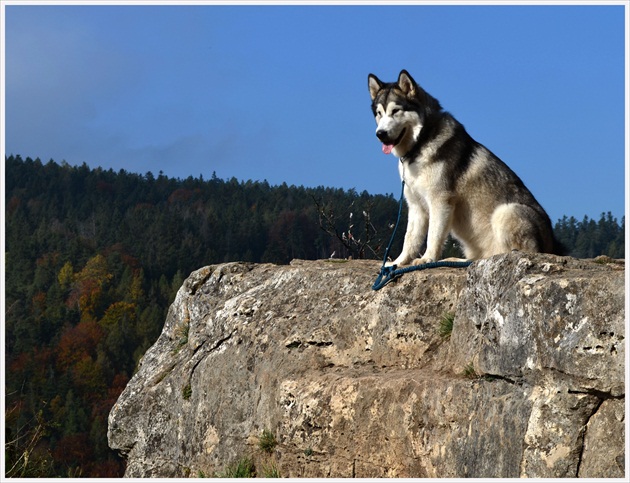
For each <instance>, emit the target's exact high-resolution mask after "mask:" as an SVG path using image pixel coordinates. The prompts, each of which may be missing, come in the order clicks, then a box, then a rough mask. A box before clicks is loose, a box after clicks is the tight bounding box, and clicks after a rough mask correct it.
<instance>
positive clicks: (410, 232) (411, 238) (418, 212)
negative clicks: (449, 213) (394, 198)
mask: <svg viewBox="0 0 630 483" xmlns="http://www.w3.org/2000/svg"><path fill="white" fill-rule="evenodd" d="M408 206H409V214H408V216H407V231H406V233H405V241H404V242H403V249H402V252H401V253H400V255H399V256H398V258H396V260H394V261H393V262H390V263H387V265H398V266H399V267H400V266H402V265H407V264H409V263H410V262H411V261H412V260H413V259H414V258H415V257H416V256H418V254H419V253H420V249H421V248H422V245H423V244H424V239H425V237H426V236H427V227H428V225H429V214H428V213H427V211H426V210H425V209H424V207H423V206H418V205H416V204H415V203H412V202H409V203H408Z"/></svg>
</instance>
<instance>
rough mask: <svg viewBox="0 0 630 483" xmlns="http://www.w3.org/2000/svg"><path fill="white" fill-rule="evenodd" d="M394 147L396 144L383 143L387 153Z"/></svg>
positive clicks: (384, 150)
mask: <svg viewBox="0 0 630 483" xmlns="http://www.w3.org/2000/svg"><path fill="white" fill-rule="evenodd" d="M392 149H394V145H393V144H383V152H384V153H385V154H391V152H392Z"/></svg>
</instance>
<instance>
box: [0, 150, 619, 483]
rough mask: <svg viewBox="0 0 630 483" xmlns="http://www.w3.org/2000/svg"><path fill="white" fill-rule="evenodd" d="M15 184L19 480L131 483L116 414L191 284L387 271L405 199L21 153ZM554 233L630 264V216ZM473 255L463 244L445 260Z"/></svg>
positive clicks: (12, 162) (7, 219)
mask: <svg viewBox="0 0 630 483" xmlns="http://www.w3.org/2000/svg"><path fill="white" fill-rule="evenodd" d="M4 174H5V178H4V179H5V213H4V224H5V253H4V261H3V272H4V276H5V314H4V317H5V324H4V336H5V361H4V362H5V366H4V367H5V374H6V378H5V388H4V391H5V415H4V417H5V436H6V437H5V441H6V443H5V461H6V476H12V477H121V476H122V475H123V473H124V469H125V468H124V460H123V459H122V458H121V457H120V456H119V455H117V454H116V453H114V452H113V451H111V450H110V449H109V448H108V446H107V416H108V413H109V411H110V409H111V407H112V406H113V404H114V403H115V401H116V399H117V398H118V396H119V394H120V393H121V392H122V390H123V389H124V387H125V385H126V384H127V382H128V381H129V379H130V378H131V377H132V376H133V374H134V371H135V369H136V366H137V364H138V361H139V359H140V357H141V356H142V355H143V354H144V352H145V351H146V350H147V349H148V348H149V347H150V346H151V345H152V344H153V343H154V342H155V341H156V339H157V337H158V336H159V334H160V332H161V330H162V325H163V323H164V320H165V317H166V313H167V311H168V307H169V305H170V303H171V302H172V300H173V299H174V297H175V294H176V293H177V290H178V289H179V288H180V286H181V284H182V282H183V281H184V279H185V278H186V277H187V276H188V275H189V274H190V272H192V271H193V270H196V269H198V268H201V267H203V266H205V265H209V264H216V263H222V262H227V261H236V260H242V261H251V262H269V263H277V264H285V263H288V262H290V261H291V260H292V259H294V258H303V259H320V258H330V257H334V258H349V257H352V258H373V259H382V257H383V253H384V249H385V246H386V244H387V242H388V241H389V238H390V236H391V232H392V229H393V226H394V224H395V221H396V215H397V213H398V200H397V199H396V197H394V196H393V195H370V194H368V193H367V192H362V193H357V192H356V191H355V190H342V189H335V188H326V187H317V188H305V187H302V186H300V187H296V186H287V185H286V184H282V185H279V186H270V185H269V183H267V182H266V181H238V180H236V179H234V178H232V179H229V180H222V179H218V178H217V177H216V176H215V175H213V176H212V177H211V179H207V180H206V179H204V178H203V177H202V176H199V177H196V178H194V177H192V176H190V177H188V178H186V179H179V178H178V179H174V178H169V177H166V176H164V174H163V173H159V174H158V175H157V176H156V175H154V174H152V173H151V172H148V173H146V174H137V173H130V172H127V171H125V170H120V171H118V172H115V171H113V170H111V169H109V170H104V169H102V168H94V169H92V168H90V167H89V166H88V165H87V164H85V163H84V164H83V165H82V166H71V165H69V164H67V163H65V162H61V163H57V162H55V161H53V160H50V161H49V162H47V163H43V162H42V161H41V160H39V159H31V158H28V157H27V158H25V159H22V158H21V157H20V156H13V155H11V156H8V157H5V166H4ZM404 216H405V215H404V210H403V219H401V227H404V226H405V224H406V220H405V219H404ZM399 231H400V233H399V236H397V237H396V241H395V243H394V246H393V248H392V250H393V253H397V252H399V251H400V249H401V246H402V236H403V235H402V233H403V232H404V228H400V229H399ZM554 231H555V234H556V236H557V238H558V239H559V240H560V241H561V242H562V243H563V244H564V246H565V247H566V249H567V254H569V255H572V256H575V257H578V258H593V257H595V256H597V255H608V256H610V257H613V258H623V257H624V253H625V252H624V250H625V240H624V232H625V217H624V218H622V219H621V221H620V222H618V220H617V219H616V218H614V217H613V216H612V215H611V213H602V214H601V218H600V219H599V220H597V221H596V220H592V219H589V218H587V217H583V218H582V219H581V221H578V220H577V219H576V218H574V217H573V216H570V217H567V216H564V217H563V218H562V219H560V220H558V221H557V222H556V223H555V226H554ZM458 252H459V248H458V246H457V244H456V242H454V241H453V240H449V241H448V242H447V247H446V249H445V255H446V256H449V255H457V254H458ZM375 275H376V273H375ZM366 290H369V287H367V288H366Z"/></svg>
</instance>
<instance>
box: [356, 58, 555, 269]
mask: <svg viewBox="0 0 630 483" xmlns="http://www.w3.org/2000/svg"><path fill="white" fill-rule="evenodd" d="M368 86H369V91H370V96H371V98H372V111H373V113H374V117H375V119H376V123H377V128H376V136H377V137H378V138H379V140H380V141H381V142H382V143H383V152H385V153H390V152H391V153H393V154H394V155H395V156H396V157H398V158H400V163H398V167H399V172H400V176H401V178H402V179H403V180H404V181H405V190H404V193H405V199H406V200H407V205H408V207H409V214H408V224H407V232H406V234H405V241H404V245H403V250H402V253H401V254H400V255H399V256H398V258H396V260H394V261H393V262H392V264H395V265H399V266H400V265H407V264H410V263H413V264H414V265H417V264H422V263H427V262H433V261H437V260H439V259H440V257H441V255H442V248H443V245H444V242H445V240H446V237H447V235H448V234H449V233H451V234H452V235H453V236H454V237H455V238H456V239H457V240H458V241H459V242H460V243H461V245H462V247H463V249H464V254H465V256H466V258H468V259H469V260H475V259H479V258H486V257H490V256H492V255H496V254H499V253H505V252H508V251H510V250H522V251H526V252H544V253H558V254H559V253H560V251H561V247H560V245H559V244H558V243H557V242H556V241H555V239H554V236H553V230H552V226H551V220H550V219H549V216H548V215H547V213H546V212H545V210H544V209H543V208H542V207H541V206H540V204H539V203H538V202H537V201H536V199H535V198H534V196H533V195H532V194H531V193H530V191H529V190H528V189H527V188H526V187H525V185H524V184H523V182H522V181H521V180H520V178H519V177H518V176H517V175H516V174H515V173H514V172H513V171H512V170H511V169H510V168H509V167H508V166H507V165H506V164H505V163H503V161H501V160H500V159H499V158H498V157H497V156H495V155H494V154H493V153H492V152H490V151H489V150H488V149H487V148H486V147H485V146H483V145H482V144H479V143H478V142H476V141H475V140H474V139H473V138H472V137H470V135H469V134H468V133H467V132H466V130H465V129H464V126H463V125H462V124H460V123H459V122H458V121H457V120H456V119H455V118H454V117H453V116H452V115H451V114H449V113H448V112H445V111H444V110H443V109H442V106H441V105H440V103H439V102H438V100H437V99H435V98H434V97H432V96H431V95H430V94H428V93H427V92H426V91H424V90H423V89H422V88H421V87H420V86H419V85H418V84H417V83H416V82H415V81H414V80H413V79H412V77H411V76H410V75H409V73H408V72H407V71H405V70H403V71H401V72H400V75H399V76H398V81H397V82H391V83H384V82H381V81H380V80H379V79H378V78H377V77H376V76H375V75H373V74H369V76H368ZM425 239H426V251H425V252H424V254H423V255H422V256H420V250H421V248H422V246H423V245H424V242H425ZM417 257H419V258H417Z"/></svg>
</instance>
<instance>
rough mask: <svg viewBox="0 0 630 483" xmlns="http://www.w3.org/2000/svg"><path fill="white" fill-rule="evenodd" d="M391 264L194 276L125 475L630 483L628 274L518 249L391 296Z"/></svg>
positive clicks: (136, 418) (125, 446)
mask: <svg viewBox="0 0 630 483" xmlns="http://www.w3.org/2000/svg"><path fill="white" fill-rule="evenodd" d="M378 266H379V264H378V262H374V261H349V262H342V261H314V262H306V261H294V262H293V263H292V264H291V265H288V266H276V265H257V264H246V263H229V264H223V265H216V266H209V267H205V268H202V269H200V270H198V271H196V272H194V273H193V274H191V275H190V277H189V278H188V279H187V280H186V281H185V282H184V284H183V286H182V288H181V289H180V290H179V293H178V294H177V297H176V299H175V301H174V303H173V304H172V306H171V308H170V311H169V314H168V317H167V320H166V323H165V325H164V329H163V332H162V334H161V335H160V337H159V339H158V340H157V342H156V343H155V344H154V345H153V346H152V347H151V348H150V349H149V350H148V351H147V353H146V354H145V355H144V357H143V358H142V360H141V362H140V365H139V369H138V372H137V373H136V374H135V375H134V377H133V378H132V380H131V381H130V382H129V384H128V386H127V388H126V389H125V391H124V392H123V393H122V395H121V396H120V398H119V399H118V402H117V403H116V405H115V406H114V407H113V408H112V411H111V413H110V417H109V432H108V437H109V445H110V446H111V447H112V448H114V449H116V450H118V451H120V452H121V453H122V454H124V455H125V456H126V458H127V461H128V463H127V471H126V475H125V476H127V477H148V476H152V477H157V476H159V477H184V476H199V475H205V476H212V475H214V474H216V473H217V472H221V471H223V470H224V469H225V467H226V466H227V465H228V463H230V462H232V461H235V460H238V459H239V458H243V457H244V456H249V457H251V458H253V460H254V462H255V464H256V467H257V469H258V470H259V472H260V467H261V465H262V466H264V465H267V466H269V465H270V464H271V465H272V466H273V467H274V468H275V469H276V470H277V472H278V473H279V474H280V476H286V477H539V478H543V477H575V476H579V477H623V476H624V473H625V466H624V461H625V454H624V441H625V437H624V434H625V433H624V428H625V386H624V382H625V380H624V363H625V340H624V337H625V324H624V303H625V297H624V278H625V277H624V265H623V263H622V262H621V263H620V262H615V261H612V260H605V259H604V260H597V261H592V260H591V261H586V260H576V259H572V258H563V257H556V256H552V255H531V254H523V253H517V252H514V253H509V254H505V255H499V256H496V257H493V258H491V259H487V260H480V261H477V262H475V263H474V264H473V265H471V266H470V267H469V268H468V269H461V268H438V269H432V270H426V271H420V272H413V273H410V274H406V275H405V276H404V277H402V278H401V279H400V280H398V281H396V282H393V283H391V284H389V285H387V286H386V287H385V288H383V289H382V290H380V291H378V292H374V291H372V290H371V285H372V282H373V281H374V278H375V276H376V273H377V271H378ZM451 322H452V331H451V329H450V326H449V324H450V323H451ZM263 431H265V432H266V435H267V436H269V435H270V434H273V436H274V437H275V440H276V441H277V445H275V446H274V445H268V446H266V447H264V446H263V445H262V444H261V441H262V439H261V438H262V435H263ZM261 448H262V449H261Z"/></svg>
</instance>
